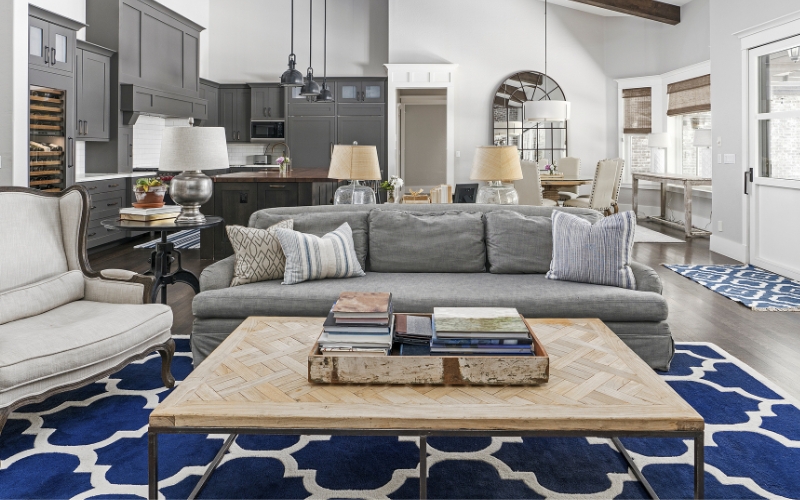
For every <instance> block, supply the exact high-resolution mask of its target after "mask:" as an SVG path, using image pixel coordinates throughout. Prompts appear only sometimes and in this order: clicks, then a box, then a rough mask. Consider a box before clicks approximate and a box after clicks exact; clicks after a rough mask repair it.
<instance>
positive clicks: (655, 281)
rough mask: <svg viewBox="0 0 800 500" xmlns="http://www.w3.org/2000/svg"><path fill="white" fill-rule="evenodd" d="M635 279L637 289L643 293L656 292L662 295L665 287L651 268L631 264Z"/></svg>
mask: <svg viewBox="0 0 800 500" xmlns="http://www.w3.org/2000/svg"><path fill="white" fill-rule="evenodd" d="M631 270H632V271H633V277H634V278H636V289H637V290H639V291H641V292H655V293H658V294H661V291H662V290H663V286H662V285H661V278H660V277H659V276H658V273H656V272H655V270H654V269H653V268H652V267H650V266H646V265H644V264H640V263H638V262H631Z"/></svg>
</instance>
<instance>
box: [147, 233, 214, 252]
mask: <svg viewBox="0 0 800 500" xmlns="http://www.w3.org/2000/svg"><path fill="white" fill-rule="evenodd" d="M159 241H161V240H160V239H155V240H152V241H148V242H147V243H142V244H141V245H136V246H135V247H133V248H155V247H156V243H158V242H159ZM167 241H169V242H170V243H174V244H175V248H177V249H179V250H187V249H196V248H200V230H199V229H187V230H185V231H178V232H177V233H172V234H169V235H167Z"/></svg>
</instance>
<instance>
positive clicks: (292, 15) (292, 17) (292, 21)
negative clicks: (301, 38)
mask: <svg viewBox="0 0 800 500" xmlns="http://www.w3.org/2000/svg"><path fill="white" fill-rule="evenodd" d="M291 19H292V20H291V24H292V51H291V52H292V54H294V0H292V14H291Z"/></svg>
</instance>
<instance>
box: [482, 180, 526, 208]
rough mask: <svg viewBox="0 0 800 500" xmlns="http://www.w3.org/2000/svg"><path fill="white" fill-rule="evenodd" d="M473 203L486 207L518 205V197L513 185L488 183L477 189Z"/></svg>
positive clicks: (499, 182) (495, 182)
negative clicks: (482, 204)
mask: <svg viewBox="0 0 800 500" xmlns="http://www.w3.org/2000/svg"><path fill="white" fill-rule="evenodd" d="M475 203H485V204H488V205H519V195H518V194H517V190H516V189H514V184H513V183H503V182H502V181H489V184H488V185H486V186H481V187H479V188H478V195H477V197H476V199H475Z"/></svg>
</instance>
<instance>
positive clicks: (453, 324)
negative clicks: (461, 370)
mask: <svg viewBox="0 0 800 500" xmlns="http://www.w3.org/2000/svg"><path fill="white" fill-rule="evenodd" d="M431 354H432V355H450V356H453V355H455V356H481V355H492V356H532V355H533V354H534V352H533V339H532V338H531V335H530V332H529V331H528V327H527V325H526V324H525V321H523V319H522V317H521V316H520V315H519V313H518V312H517V310H516V309H513V308H502V307H435V308H434V309H433V337H432V338H431Z"/></svg>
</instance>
